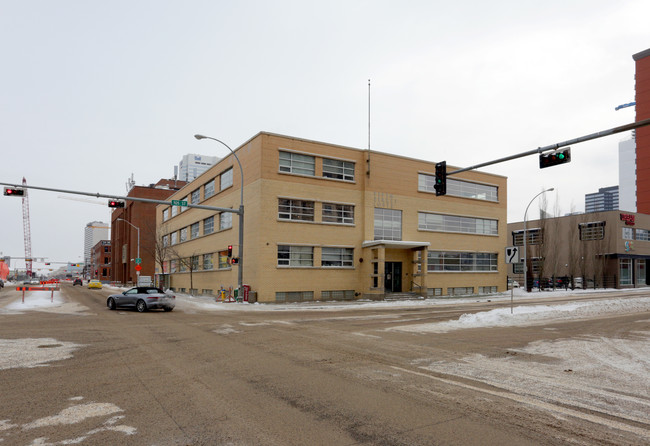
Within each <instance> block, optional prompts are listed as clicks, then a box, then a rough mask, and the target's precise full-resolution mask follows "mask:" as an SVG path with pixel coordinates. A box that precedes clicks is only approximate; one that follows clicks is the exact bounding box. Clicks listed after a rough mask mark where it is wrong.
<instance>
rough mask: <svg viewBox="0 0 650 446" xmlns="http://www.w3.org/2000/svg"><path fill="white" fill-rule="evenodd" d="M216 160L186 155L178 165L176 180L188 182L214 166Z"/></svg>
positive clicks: (209, 157) (216, 158)
mask: <svg viewBox="0 0 650 446" xmlns="http://www.w3.org/2000/svg"><path fill="white" fill-rule="evenodd" d="M218 160H219V158H218V157H216V156H206V155H197V154H194V153H188V154H187V155H184V156H183V159H181V162H180V163H178V179H179V180H180V181H187V182H190V181H192V180H194V179H195V178H197V177H198V176H199V175H201V174H202V173H203V172H205V171H206V170H208V169H209V168H210V167H212V166H213V165H214V164H216V162H217V161H218Z"/></svg>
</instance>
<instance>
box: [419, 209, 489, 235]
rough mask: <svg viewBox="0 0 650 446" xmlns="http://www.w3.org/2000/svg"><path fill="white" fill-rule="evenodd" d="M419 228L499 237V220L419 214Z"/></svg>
mask: <svg viewBox="0 0 650 446" xmlns="http://www.w3.org/2000/svg"><path fill="white" fill-rule="evenodd" d="M418 228H419V229H420V230H423V231H442V232H461V233H464V234H484V235H498V234H499V233H498V230H497V220H490V219H485V218H473V217H460V216H456V215H442V214H429V213H426V212H419V213H418Z"/></svg>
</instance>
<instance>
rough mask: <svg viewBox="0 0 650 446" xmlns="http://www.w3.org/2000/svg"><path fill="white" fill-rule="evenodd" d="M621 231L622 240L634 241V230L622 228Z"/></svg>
mask: <svg viewBox="0 0 650 446" xmlns="http://www.w3.org/2000/svg"><path fill="white" fill-rule="evenodd" d="M622 229H623V240H634V229H632V228H622Z"/></svg>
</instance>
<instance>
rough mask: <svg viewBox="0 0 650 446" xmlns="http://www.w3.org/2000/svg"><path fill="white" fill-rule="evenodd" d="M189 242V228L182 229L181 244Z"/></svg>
mask: <svg viewBox="0 0 650 446" xmlns="http://www.w3.org/2000/svg"><path fill="white" fill-rule="evenodd" d="M186 241H187V228H183V229H181V238H180V243H183V242H186Z"/></svg>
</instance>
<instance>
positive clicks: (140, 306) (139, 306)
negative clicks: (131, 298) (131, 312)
mask: <svg viewBox="0 0 650 446" xmlns="http://www.w3.org/2000/svg"><path fill="white" fill-rule="evenodd" d="M135 309H136V310H138V313H144V312H145V311H147V304H146V303H145V302H144V300H142V299H140V300H139V301H138V302H137V303H136V304H135Z"/></svg>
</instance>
